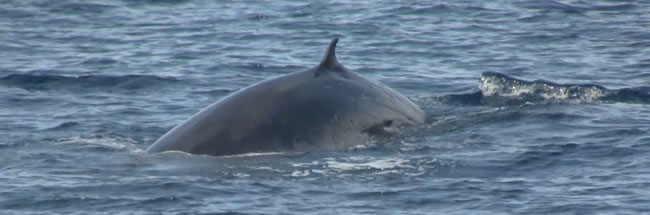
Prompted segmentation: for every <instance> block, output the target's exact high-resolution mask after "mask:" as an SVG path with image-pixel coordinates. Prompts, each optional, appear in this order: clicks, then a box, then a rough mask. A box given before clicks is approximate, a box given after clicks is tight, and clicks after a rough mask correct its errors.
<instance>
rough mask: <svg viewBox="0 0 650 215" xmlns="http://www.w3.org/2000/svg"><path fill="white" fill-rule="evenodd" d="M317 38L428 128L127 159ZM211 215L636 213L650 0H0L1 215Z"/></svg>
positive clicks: (644, 188)
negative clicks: (304, 148)
mask: <svg viewBox="0 0 650 215" xmlns="http://www.w3.org/2000/svg"><path fill="white" fill-rule="evenodd" d="M335 37H339V38H340V42H339V45H338V48H337V52H338V53H337V55H338V57H339V61H340V62H341V63H342V64H343V65H345V66H346V67H348V68H350V69H352V70H354V71H357V72H359V73H361V74H363V75H364V76H366V77H369V78H371V79H375V80H379V81H381V82H383V83H385V84H387V85H389V86H391V87H393V88H395V89H396V90H398V91H400V92H402V93H403V94H404V95H406V96H408V97H409V98H411V99H412V100H413V101H414V102H416V103H417V104H419V105H420V106H421V107H422V108H423V109H425V110H426V112H427V113H428V114H429V117H430V118H431V122H429V123H427V124H426V125H423V126H420V127H418V128H414V130H413V131H412V132H409V133H408V134H405V135H402V136H400V137H396V138H392V139H389V140H384V141H379V142H372V143H359V145H358V146H355V147H352V148H349V149H347V150H340V151H315V152H309V153H259V154H244V155H238V156H227V157H211V156H196V155H189V154H184V153H179V152H175V153H174V152H172V153H161V154H149V153H146V152H145V151H144V150H145V149H146V148H147V147H148V146H149V145H151V144H152V143H153V142H154V141H155V140H156V139H157V138H158V137H160V136H161V135H163V134H164V133H165V132H166V131H168V130H169V129H171V128H172V127H173V126H175V125H177V124H178V123H180V122H182V121H183V120H185V119H187V118H188V117H190V116H191V115H192V114H194V113H196V112H197V111H199V110H200V109H202V108H203V107H205V106H207V105H209V104H211V103H214V102H216V101H218V100H219V99H220V98H222V97H224V96H226V95H228V94H230V93H232V92H235V91H236V90H238V89H241V88H244V87H246V86H248V85H251V84H253V83H257V82H259V81H262V80H265V79H269V78H272V77H276V76H279V75H283V74H288V73H291V72H297V71H301V70H304V69H308V68H310V67H313V66H315V65H317V64H318V62H319V61H320V59H321V58H322V56H323V54H324V52H325V48H326V46H327V44H328V43H329V42H330V40H331V39H333V38H335ZM219 213H226V214H228V213H237V214H646V213H650V1H646V0H621V1H614V0H589V1H587V0H557V1H553V0H509V1H506V0H496V1H483V0H458V1H452V0H448V1H444V0H441V1H406V0H397V1H388V0H386V1H379V0H377V1H247V0H244V1H227V0H226V1H207V0H206V1H201V0H185V1H183V0H160V1H158V0H122V1H114V0H110V1H109V0H96V1H81V0H79V1H75V0H57V1H45V0H7V1H0V214H219Z"/></svg>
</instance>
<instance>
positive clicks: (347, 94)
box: [146, 38, 425, 156]
mask: <svg viewBox="0 0 650 215" xmlns="http://www.w3.org/2000/svg"><path fill="white" fill-rule="evenodd" d="M338 41H339V39H338V38H334V39H333V40H332V41H331V42H330V44H329V47H328V48H327V50H326V52H325V56H324V57H323V59H322V61H321V62H320V64H318V65H317V66H315V67H313V68H310V69H307V70H304V71H299V72H293V73H289V74H285V75H281V76H278V77H274V78H270V79H267V80H264V81H261V82H258V83H256V84H253V85H251V86H248V87H245V88H243V89H240V90H238V91H236V92H234V93H231V94H230V95H227V96H225V97H223V98H222V99H219V100H218V101H216V102H215V103H213V104H211V105H209V106H207V107H205V108H203V109H202V110H200V111H199V112H197V113H196V114H194V115H193V116H191V117H190V118H189V119H187V120H185V121H184V122H182V123H180V124H178V125H177V126H175V127H174V128H172V129H171V130H169V131H168V132H167V133H165V134H164V135H163V136H161V137H160V138H159V139H158V140H156V141H155V142H154V143H153V144H152V145H151V146H149V147H148V148H147V150H146V151H147V152H149V153H157V152H165V151H181V152H186V153H190V154H198V155H212V156H224V155H237V154H244V153H264V152H311V151H319V150H342V149H346V148H350V147H353V146H356V145H363V144H365V143H367V142H370V141H371V140H373V139H376V138H387V137H394V136H395V135H399V134H400V133H403V131H404V130H406V129H408V128H409V127H413V126H415V125H420V124H423V123H424V122H425V113H424V111H423V110H422V109H421V108H420V107H419V106H418V105H416V104H415V103H414V102H413V101H411V100H410V99H409V98H407V97H405V96H404V95H402V94H400V93H399V92H398V91H396V90H394V89H392V88H390V87H388V86H387V85H385V84H383V83H381V82H379V81H376V80H372V79H369V78H366V77H363V76H362V75H361V74H359V73H357V72H355V71H352V70H349V69H348V68H346V67H344V66H343V65H341V64H340V63H339V61H338V60H337V58H336V54H335V49H336V45H337V43H338Z"/></svg>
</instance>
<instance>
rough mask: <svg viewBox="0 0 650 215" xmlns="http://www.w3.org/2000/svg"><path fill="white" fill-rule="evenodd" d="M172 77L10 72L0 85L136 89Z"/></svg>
mask: <svg viewBox="0 0 650 215" xmlns="http://www.w3.org/2000/svg"><path fill="white" fill-rule="evenodd" d="M178 81H179V80H178V79H176V78H173V77H161V76H155V75H122V76H110V75H78V76H66V75H47V74H10V75H7V76H4V77H2V78H0V85H5V86H12V87H18V88H22V89H25V90H70V89H72V90H75V89H77V90H84V91H86V90H87V89H97V88H103V89H106V88H113V89H122V90H138V89H142V88H148V87H152V86H159V85H164V84H170V83H175V82H178Z"/></svg>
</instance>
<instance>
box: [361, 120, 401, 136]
mask: <svg viewBox="0 0 650 215" xmlns="http://www.w3.org/2000/svg"><path fill="white" fill-rule="evenodd" d="M392 125H393V120H384V121H382V122H379V123H377V124H375V125H373V126H370V127H369V128H366V129H364V130H363V131H362V132H363V133H366V134H368V135H372V136H391V135H393V134H394V132H395V128H392V127H391V126H392Z"/></svg>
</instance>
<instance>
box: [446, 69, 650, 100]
mask: <svg viewBox="0 0 650 215" xmlns="http://www.w3.org/2000/svg"><path fill="white" fill-rule="evenodd" d="M434 99H435V100H437V101H439V102H441V103H445V104H454V105H488V106H510V105H523V104H548V103H574V104H576V103H577V104H580V103H614V102H623V103H638V104H650V86H641V87H632V88H621V89H608V88H606V87H603V86H600V85H595V84H559V83H554V82H551V81H547V80H535V81H527V80H522V79H518V78H514V77H511V76H509V75H506V74H502V73H497V72H486V73H483V74H482V75H481V78H480V81H479V91H475V92H469V93H462V94H450V95H443V96H439V97H436V98H434Z"/></svg>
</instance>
